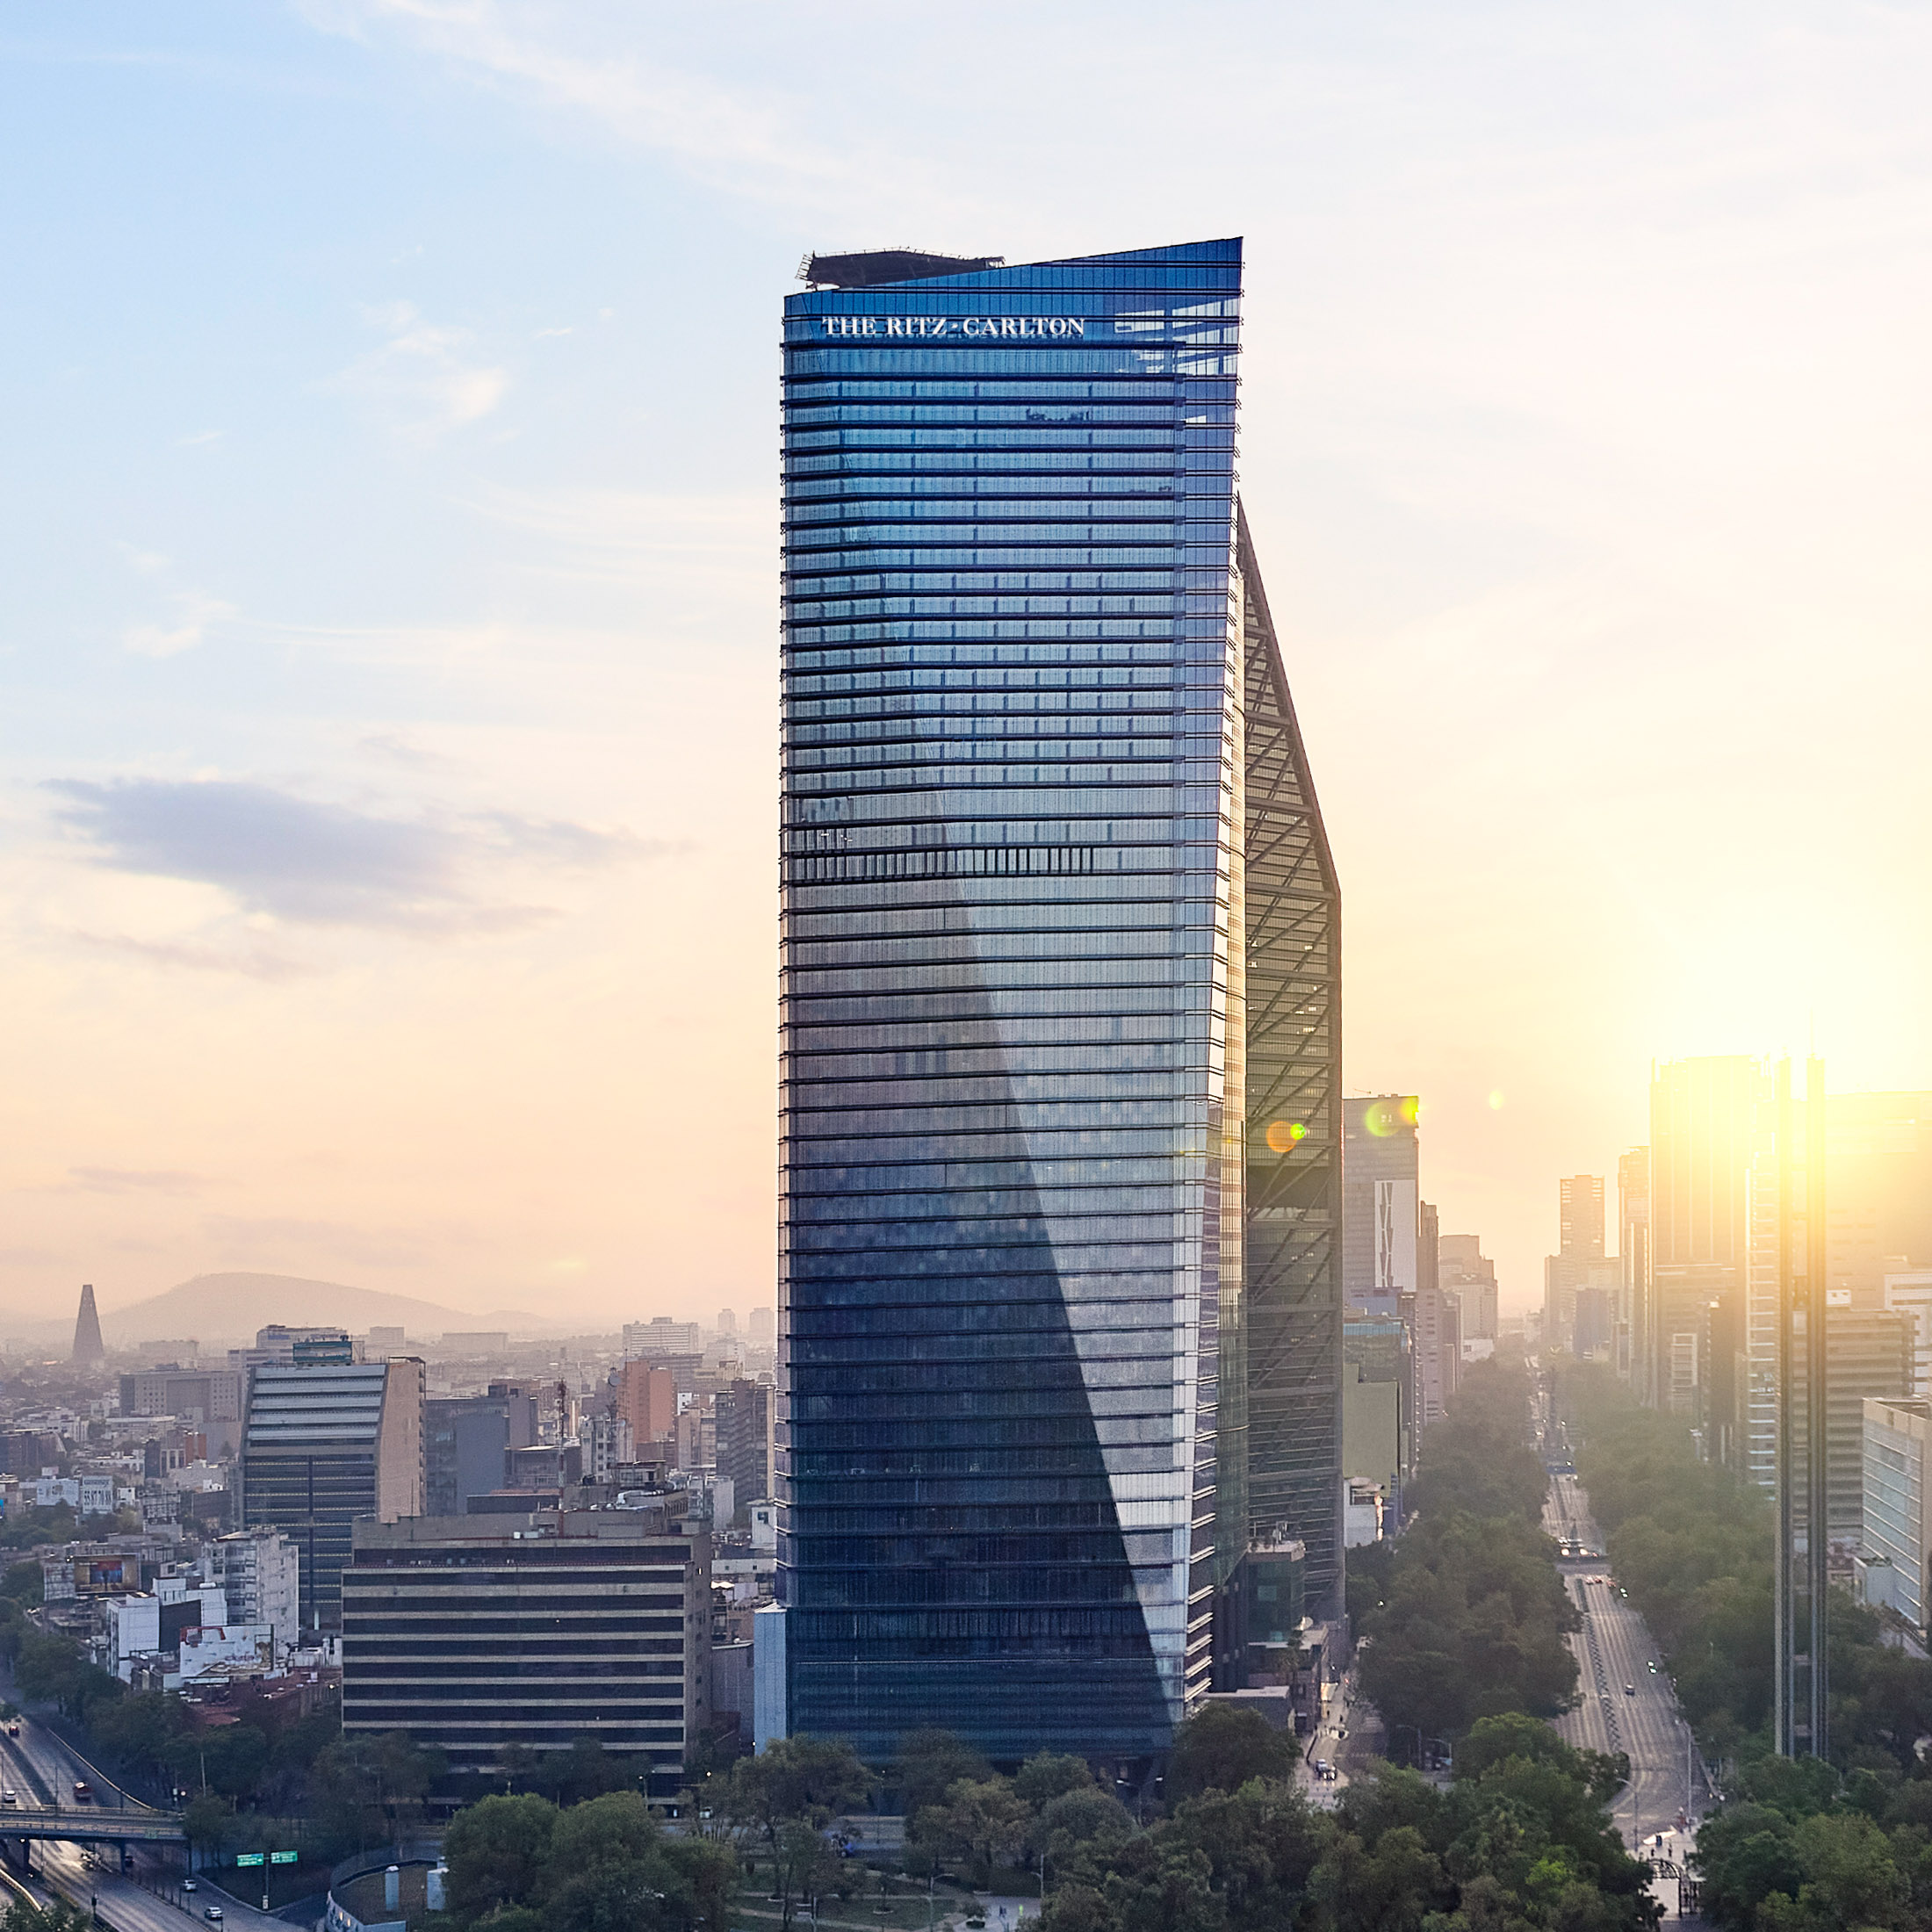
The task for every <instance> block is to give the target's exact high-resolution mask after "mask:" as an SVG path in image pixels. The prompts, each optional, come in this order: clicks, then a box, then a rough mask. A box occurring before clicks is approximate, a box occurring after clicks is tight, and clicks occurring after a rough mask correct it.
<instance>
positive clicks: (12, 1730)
mask: <svg viewBox="0 0 1932 1932" xmlns="http://www.w3.org/2000/svg"><path fill="white" fill-rule="evenodd" d="M19 1734H20V1720H19V1719H18V1718H16V1719H14V1720H13V1721H12V1723H11V1724H10V1725H8V1727H7V1735H8V1736H9V1737H18V1736H19Z"/></svg>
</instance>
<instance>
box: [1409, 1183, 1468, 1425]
mask: <svg viewBox="0 0 1932 1932" xmlns="http://www.w3.org/2000/svg"><path fill="white" fill-rule="evenodd" d="M1440 1227H1441V1218H1440V1216H1439V1215H1438V1213H1437V1211H1436V1209H1435V1208H1433V1207H1432V1206H1431V1204H1430V1203H1429V1202H1428V1201H1426V1200H1425V1201H1423V1202H1421V1203H1420V1204H1419V1207H1418V1208H1417V1236H1416V1292H1415V1295H1414V1298H1413V1302H1412V1306H1411V1308H1410V1310H1409V1311H1407V1312H1408V1313H1409V1325H1410V1329H1411V1330H1412V1332H1413V1334H1414V1337H1415V1362H1416V1403H1415V1409H1416V1415H1417V1417H1418V1418H1419V1420H1420V1424H1421V1426H1422V1427H1423V1428H1424V1429H1426V1428H1428V1427H1429V1425H1430V1424H1431V1423H1437V1422H1440V1421H1441V1420H1442V1418H1443V1417H1444V1415H1445V1413H1446V1412H1447V1410H1448V1407H1449V1404H1450V1403H1451V1402H1453V1401H1454V1400H1455V1395H1456V1383H1457V1381H1458V1380H1459V1378H1460V1374H1461V1371H1462V1330H1461V1323H1460V1320H1459V1319H1458V1316H1457V1310H1456V1306H1455V1301H1454V1298H1453V1296H1452V1295H1449V1294H1445V1293H1444V1292H1443V1288H1442V1285H1441V1258H1440V1256H1439V1254H1438V1242H1439V1241H1440V1239H1441V1236H1440V1233H1439V1229H1440Z"/></svg>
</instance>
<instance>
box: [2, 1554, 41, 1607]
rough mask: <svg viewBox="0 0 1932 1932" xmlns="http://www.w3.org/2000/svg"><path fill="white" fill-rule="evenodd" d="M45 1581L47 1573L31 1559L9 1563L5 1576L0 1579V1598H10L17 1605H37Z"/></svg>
mask: <svg viewBox="0 0 1932 1932" xmlns="http://www.w3.org/2000/svg"><path fill="white" fill-rule="evenodd" d="M46 1579H47V1573H46V1572H45V1571H44V1570H43V1569H42V1568H40V1564H39V1563H37V1562H35V1561H32V1559H31V1558H29V1559H27V1560H26V1561H23V1562H18V1563H9V1564H8V1565H7V1570H6V1575H5V1576H4V1578H0V1597H11V1599H12V1600H13V1601H14V1602H15V1603H17V1604H28V1605H32V1604H38V1603H39V1602H40V1600H41V1591H42V1590H43V1588H44V1586H45V1583H46Z"/></svg>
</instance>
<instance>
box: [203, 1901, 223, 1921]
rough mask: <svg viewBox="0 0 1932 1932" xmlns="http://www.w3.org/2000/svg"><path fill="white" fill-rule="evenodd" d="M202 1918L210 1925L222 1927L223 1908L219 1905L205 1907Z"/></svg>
mask: <svg viewBox="0 0 1932 1932" xmlns="http://www.w3.org/2000/svg"><path fill="white" fill-rule="evenodd" d="M201 1916H202V1917H203V1918H205V1920H206V1921H208V1923H209V1924H210V1925H220V1923H221V1907H220V1906H218V1905H205V1906H203V1907H202V1908H201Z"/></svg>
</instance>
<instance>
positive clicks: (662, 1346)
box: [624, 1315, 704, 1361]
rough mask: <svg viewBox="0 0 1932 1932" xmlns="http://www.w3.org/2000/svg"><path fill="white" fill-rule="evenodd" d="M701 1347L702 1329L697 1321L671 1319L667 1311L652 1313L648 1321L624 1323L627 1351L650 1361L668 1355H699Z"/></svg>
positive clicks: (701, 1351) (627, 1353)
mask: <svg viewBox="0 0 1932 1932" xmlns="http://www.w3.org/2000/svg"><path fill="white" fill-rule="evenodd" d="M703 1350H704V1337H703V1330H701V1329H700V1328H699V1327H698V1324H697V1323H696V1322H674V1321H673V1320H672V1319H671V1317H670V1316H668V1315H653V1316H652V1317H651V1319H650V1320H649V1321H648V1322H626V1323H624V1353H625V1354H626V1355H637V1356H642V1357H643V1358H644V1359H645V1360H646V1361H650V1360H655V1359H660V1358H662V1357H664V1356H667V1355H701V1354H703Z"/></svg>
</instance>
